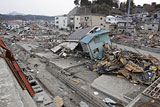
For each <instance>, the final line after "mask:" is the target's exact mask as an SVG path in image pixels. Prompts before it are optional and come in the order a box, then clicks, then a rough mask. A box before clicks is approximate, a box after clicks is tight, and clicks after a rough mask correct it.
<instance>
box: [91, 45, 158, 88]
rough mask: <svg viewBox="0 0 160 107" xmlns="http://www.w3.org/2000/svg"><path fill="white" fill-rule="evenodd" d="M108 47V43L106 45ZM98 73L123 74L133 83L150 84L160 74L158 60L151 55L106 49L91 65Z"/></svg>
mask: <svg viewBox="0 0 160 107" xmlns="http://www.w3.org/2000/svg"><path fill="white" fill-rule="evenodd" d="M106 47H107V49H108V45H106ZM91 69H92V70H94V69H96V70H97V72H98V73H99V74H112V75H117V76H124V77H125V78H127V79H129V80H130V81H131V82H133V83H140V84H147V85H150V84H152V82H154V81H155V80H156V78H158V77H159V76H160V61H159V60H158V59H156V58H155V57H153V56H152V55H148V56H145V55H140V54H137V53H134V52H130V51H121V50H115V49H113V50H111V48H109V50H107V51H106V52H105V53H104V58H103V60H102V61H98V62H97V63H96V64H94V65H93V66H91Z"/></svg>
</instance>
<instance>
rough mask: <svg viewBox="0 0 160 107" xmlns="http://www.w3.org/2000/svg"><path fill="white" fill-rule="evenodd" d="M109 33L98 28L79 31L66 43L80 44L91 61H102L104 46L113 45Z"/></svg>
mask: <svg viewBox="0 0 160 107" xmlns="http://www.w3.org/2000/svg"><path fill="white" fill-rule="evenodd" d="M109 32H110V31H108V30H101V29H100V27H97V26H95V27H89V28H85V29H79V30H77V31H75V32H74V33H72V34H71V35H70V36H69V37H68V38H67V40H66V41H69V42H79V43H80V44H81V47H82V49H83V52H85V53H88V54H89V56H90V58H91V59H98V58H99V59H100V58H102V54H103V51H104V44H105V43H108V44H111V42H110V38H109Z"/></svg>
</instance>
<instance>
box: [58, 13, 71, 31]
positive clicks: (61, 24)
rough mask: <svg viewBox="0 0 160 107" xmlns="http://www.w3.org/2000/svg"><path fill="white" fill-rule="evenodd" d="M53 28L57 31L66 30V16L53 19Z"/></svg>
mask: <svg viewBox="0 0 160 107" xmlns="http://www.w3.org/2000/svg"><path fill="white" fill-rule="evenodd" d="M55 28H57V29H67V28H68V27H67V16H66V15H61V16H56V17H55Z"/></svg>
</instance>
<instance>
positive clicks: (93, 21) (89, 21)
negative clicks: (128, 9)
mask: <svg viewBox="0 0 160 107" xmlns="http://www.w3.org/2000/svg"><path fill="white" fill-rule="evenodd" d="M80 23H81V25H82V26H100V27H101V28H103V29H106V30H109V25H110V24H109V23H106V17H104V16H95V15H82V16H81V18H80Z"/></svg>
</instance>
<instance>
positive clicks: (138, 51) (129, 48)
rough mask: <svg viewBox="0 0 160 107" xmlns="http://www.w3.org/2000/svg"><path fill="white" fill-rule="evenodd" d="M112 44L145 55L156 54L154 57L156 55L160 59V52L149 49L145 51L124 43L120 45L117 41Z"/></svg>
mask: <svg viewBox="0 0 160 107" xmlns="http://www.w3.org/2000/svg"><path fill="white" fill-rule="evenodd" d="M112 45H114V46H117V48H121V49H123V50H129V51H132V52H136V53H141V54H144V55H149V54H151V55H152V56H154V57H156V58H157V59H159V60H160V54H158V53H154V52H149V51H145V50H141V49H138V48H133V47H128V46H124V45H120V44H116V43H112Z"/></svg>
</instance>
